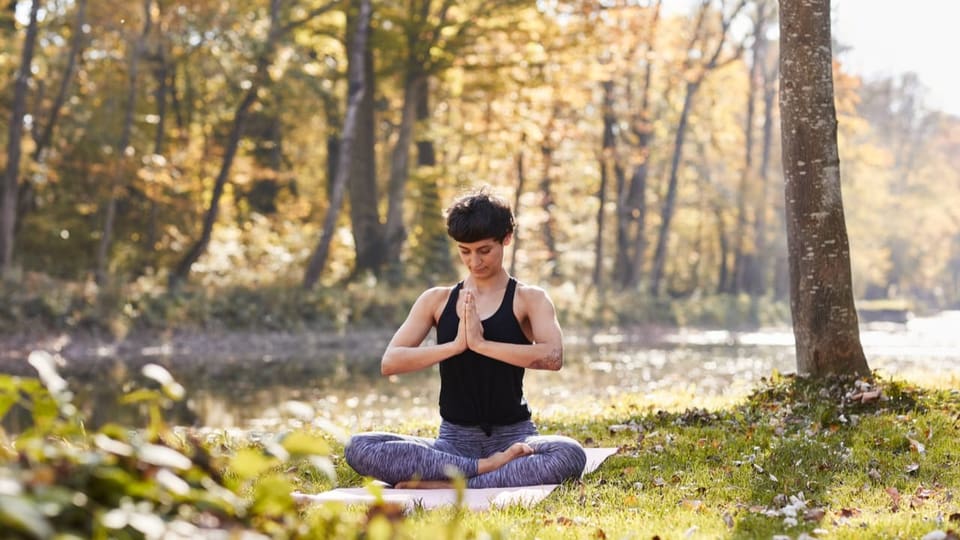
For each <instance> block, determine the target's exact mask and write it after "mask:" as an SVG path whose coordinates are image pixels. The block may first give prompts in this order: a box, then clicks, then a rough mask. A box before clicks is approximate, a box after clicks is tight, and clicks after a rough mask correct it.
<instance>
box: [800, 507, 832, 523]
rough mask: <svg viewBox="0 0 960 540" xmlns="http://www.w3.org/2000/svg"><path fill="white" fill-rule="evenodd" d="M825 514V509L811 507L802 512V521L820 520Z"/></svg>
mask: <svg viewBox="0 0 960 540" xmlns="http://www.w3.org/2000/svg"><path fill="white" fill-rule="evenodd" d="M826 514H827V511H826V510H824V509H823V508H811V509H809V510H807V511H806V512H804V514H803V520H804V521H820V520H821V519H823V516H825V515H826Z"/></svg>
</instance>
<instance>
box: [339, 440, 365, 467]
mask: <svg viewBox="0 0 960 540" xmlns="http://www.w3.org/2000/svg"><path fill="white" fill-rule="evenodd" d="M366 439H367V437H365V436H364V435H363V434H360V435H353V436H352V437H350V440H349V441H347V444H346V446H344V448H343V457H344V459H345V460H346V461H347V465H350V467H352V468H353V470H355V471H357V472H358V473H360V474H363V471H362V469H364V468H365V467H364V466H363V456H364V455H365V454H366V452H365V451H364V447H366V446H367V444H366V443H367V440H366Z"/></svg>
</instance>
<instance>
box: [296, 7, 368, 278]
mask: <svg viewBox="0 0 960 540" xmlns="http://www.w3.org/2000/svg"><path fill="white" fill-rule="evenodd" d="M370 15H371V6H370V0H360V14H359V16H358V19H357V30H356V34H355V35H354V36H353V40H354V41H353V48H352V53H351V55H350V60H349V62H350V63H349V67H348V72H349V79H350V84H349V85H348V88H349V89H351V90H350V91H351V92H352V94H351V95H350V98H349V100H348V103H347V113H346V116H345V118H344V121H343V124H344V125H343V137H342V140H341V141H340V157H339V158H338V162H339V163H341V164H345V163H349V162H350V156H351V155H352V152H353V148H352V147H353V144H354V141H355V139H356V135H357V123H358V116H359V109H360V102H361V100H363V94H364V93H365V92H367V91H368V89H367V87H366V84H365V81H364V78H365V73H364V58H363V51H364V50H365V49H366V46H367V40H368V36H369V32H370ZM349 173H350V168H349V167H346V166H341V167H339V168H338V169H337V176H336V179H335V180H334V183H333V196H332V198H331V200H330V207H329V208H328V209H327V215H326V217H325V218H324V221H323V231H322V232H321V234H320V241H319V242H318V244H317V248H316V250H315V251H314V253H313V256H312V257H311V258H310V261H309V263H308V264H307V269H306V272H305V273H304V276H303V287H304V288H305V289H312V288H313V286H314V285H316V283H317V281H318V280H319V279H320V273H321V272H322V271H323V267H324V266H325V265H326V263H327V255H328V254H329V251H330V242H331V240H332V239H333V233H334V231H335V229H336V226H337V217H338V216H339V214H340V206H341V205H342V204H343V195H344V190H345V187H346V184H347V176H348V175H349Z"/></svg>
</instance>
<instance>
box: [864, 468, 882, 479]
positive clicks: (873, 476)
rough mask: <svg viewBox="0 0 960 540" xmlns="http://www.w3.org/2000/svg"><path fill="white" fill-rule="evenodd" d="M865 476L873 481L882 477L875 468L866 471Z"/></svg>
mask: <svg viewBox="0 0 960 540" xmlns="http://www.w3.org/2000/svg"><path fill="white" fill-rule="evenodd" d="M867 476H869V477H870V479H871V480H873V481H874V482H880V481H881V480H882V478H881V477H880V471H878V470H876V469H870V470H869V471H868V472H867Z"/></svg>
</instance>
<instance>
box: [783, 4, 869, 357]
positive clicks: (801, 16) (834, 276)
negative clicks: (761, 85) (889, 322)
mask: <svg viewBox="0 0 960 540" xmlns="http://www.w3.org/2000/svg"><path fill="white" fill-rule="evenodd" d="M830 13H831V11H830V0H780V41H781V45H780V46H781V55H780V73H781V75H780V123H781V145H782V152H783V173H784V181H785V196H786V203H785V204H786V217H787V249H788V260H789V266H790V310H791V313H792V315H793V334H794V337H795V339H796V353H797V371H798V372H800V373H803V374H809V375H813V376H824V375H827V374H832V373H846V374H857V375H864V376H869V374H870V368H869V367H868V366H867V360H866V357H865V356H864V354H863V347H862V346H861V344H860V333H859V327H858V322H857V312H856V309H855V308H854V303H853V288H852V285H851V272H850V248H849V244H848V240H847V230H846V224H845V222H844V217H843V200H842V197H841V193H840V156H839V151H838V148H837V113H836V108H835V105H834V97H833V59H832V51H831V42H830Z"/></svg>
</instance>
